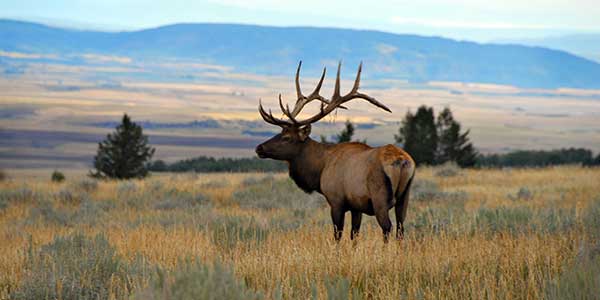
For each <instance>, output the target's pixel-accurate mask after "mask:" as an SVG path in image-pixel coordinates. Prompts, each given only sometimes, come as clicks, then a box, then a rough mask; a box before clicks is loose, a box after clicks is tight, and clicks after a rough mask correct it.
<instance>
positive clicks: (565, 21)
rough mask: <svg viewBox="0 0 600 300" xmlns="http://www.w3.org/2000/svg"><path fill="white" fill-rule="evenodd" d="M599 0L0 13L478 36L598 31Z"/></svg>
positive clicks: (112, 22)
mask: <svg viewBox="0 0 600 300" xmlns="http://www.w3.org/2000/svg"><path fill="white" fill-rule="evenodd" d="M598 1H599V0H545V1H542V0H489V1H482V0H456V1H440V0H420V1H414V0H411V1H405V0H371V1H350V0H347V1H338V0H330V1H323V0H320V1H319V0H304V1H277V0H255V1H251V0H194V1H189V0H169V1H162V0H155V1H149V0H102V1H85V0H38V1H35V0H0V18H10V19H19V20H27V21H36V22H42V23H45V24H49V25H57V26H61V27H71V28H77V29H95V30H109V31H120V30H135V29H144V28H151V27H157V26H161V25H166V24H173V23H192V22H193V23H207V22H208V23H243V24H258V25H275V26H316V27H340V28H355V29H374V30H382V31H387V32H394V33H414V34H421V35H430V36H432V35H434V36H444V37H450V38H454V39H459V40H475V41H481V42H488V41H497V40H506V39H513V40H514V39H527V38H540V37H546V36H558V35H563V34H570V33H589V32H600V3H599V2H598Z"/></svg>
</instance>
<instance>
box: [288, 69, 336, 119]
mask: <svg viewBox="0 0 600 300" xmlns="http://www.w3.org/2000/svg"><path fill="white" fill-rule="evenodd" d="M326 73H327V68H323V73H322V74H321V79H319V82H318V83H317V86H316V87H315V89H314V90H313V92H312V93H310V95H309V96H308V97H306V96H304V95H301V94H300V95H301V96H298V100H297V101H296V105H295V106H294V110H293V111H292V112H291V114H292V116H294V117H297V116H298V114H300V111H302V109H303V108H304V106H305V105H306V104H308V103H310V102H311V101H313V100H319V101H321V102H322V103H325V104H329V100H327V99H325V97H323V96H321V95H319V92H320V91H321V87H322V86H323V81H324V80H325V74H326ZM296 82H298V77H296ZM298 86H299V85H298V84H296V87H298ZM297 90H299V89H298V88H297Z"/></svg>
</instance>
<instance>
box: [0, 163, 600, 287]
mask: <svg viewBox="0 0 600 300" xmlns="http://www.w3.org/2000/svg"><path fill="white" fill-rule="evenodd" d="M37 172H38V173H36V174H35V175H37V176H29V175H30V174H28V173H27V172H18V173H12V174H11V172H10V171H8V173H7V174H6V175H7V177H6V178H5V179H4V180H3V181H2V182H0V241H2V242H1V243H0V298H15V299H43V298H52V299H54V298H59V299H76V298H79V299H81V298H87V299H92V298H93V299H106V298H108V299H113V298H117V299H121V298H133V299H194V298H195V297H197V296H198V295H205V296H206V295H211V296H212V298H210V299H253V298H257V299H260V298H266V299H310V298H316V299H347V298H354V299H362V298H367V299H398V298H403V299H540V298H548V299H568V298H573V299H593V298H594V297H597V295H600V244H599V243H598V238H599V237H600V185H599V184H598V183H599V182H600V169H598V168H582V167H577V166H568V167H557V168H544V169H505V170H459V169H455V168H452V167H448V166H444V167H438V168H421V169H419V170H418V172H417V180H416V182H415V184H414V186H413V189H412V198H411V201H412V202H411V205H410V206H409V211H408V216H407V222H408V226H407V235H406V238H405V240H403V241H401V242H397V241H393V242H390V243H389V244H387V245H386V244H384V243H383V241H382V236H381V231H380V229H379V227H378V226H377V224H376V222H375V220H374V218H373V217H367V218H363V228H362V231H361V235H360V237H359V239H358V241H357V242H355V243H353V242H351V241H350V239H349V228H346V230H345V232H344V237H343V239H342V242H340V243H339V244H336V243H335V242H334V241H333V234H332V233H333V229H332V225H331V222H330V220H329V210H328V207H327V205H326V202H325V200H324V199H323V198H321V197H320V196H318V195H306V194H304V193H303V192H301V191H300V190H298V189H297V188H296V187H295V185H294V184H293V183H292V182H291V181H290V180H289V179H288V178H287V175H286V174H180V175H174V174H167V175H156V176H153V177H151V178H148V179H146V180H143V181H125V182H96V181H92V180H91V179H85V177H83V176H82V174H78V173H66V175H67V179H66V181H64V182H62V183H52V182H51V181H50V173H49V172H48V174H47V176H46V177H43V176H39V175H40V174H39V172H40V171H37ZM347 217H348V218H349V215H348V216H347ZM349 223H350V222H349V219H347V222H346V226H347V227H348V226H349ZM194 295H195V296H194ZM200 298H202V297H200ZM206 299H208V298H206Z"/></svg>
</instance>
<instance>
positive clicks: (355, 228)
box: [350, 211, 362, 240]
mask: <svg viewBox="0 0 600 300" xmlns="http://www.w3.org/2000/svg"><path fill="white" fill-rule="evenodd" d="M351 213H352V231H351V232H350V239H351V240H353V239H354V237H356V236H357V235H358V232H359V231H360V222H361V221H362V213H361V212H359V211H352V212H351Z"/></svg>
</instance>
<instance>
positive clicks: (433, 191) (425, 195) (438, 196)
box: [410, 178, 469, 201]
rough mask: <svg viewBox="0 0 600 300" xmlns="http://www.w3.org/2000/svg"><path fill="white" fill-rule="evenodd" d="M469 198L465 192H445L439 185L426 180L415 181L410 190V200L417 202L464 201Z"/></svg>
mask: <svg viewBox="0 0 600 300" xmlns="http://www.w3.org/2000/svg"><path fill="white" fill-rule="evenodd" d="M468 196H469V195H468V194H467V193H466V192H464V191H455V192H444V191H442V190H441V189H440V188H439V186H438V184H437V183H435V182H434V181H431V180H426V179H418V178H417V179H414V181H413V183H412V185H411V188H410V199H412V200H415V201H432V200H446V201H463V200H467V198H468Z"/></svg>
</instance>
